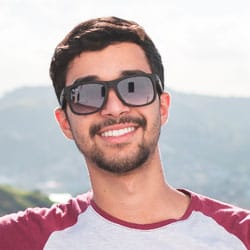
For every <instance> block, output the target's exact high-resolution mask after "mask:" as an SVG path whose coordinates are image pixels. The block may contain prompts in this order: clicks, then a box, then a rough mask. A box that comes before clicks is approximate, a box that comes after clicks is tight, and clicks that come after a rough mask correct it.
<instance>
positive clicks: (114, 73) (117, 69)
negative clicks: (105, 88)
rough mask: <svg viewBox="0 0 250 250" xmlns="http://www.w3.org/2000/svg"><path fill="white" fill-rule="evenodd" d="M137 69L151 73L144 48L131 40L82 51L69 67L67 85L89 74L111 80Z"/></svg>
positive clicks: (100, 78)
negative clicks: (96, 49)
mask: <svg viewBox="0 0 250 250" xmlns="http://www.w3.org/2000/svg"><path fill="white" fill-rule="evenodd" d="M136 70H138V71H143V72H145V73H151V69H150V66H149V63H148V60H147V58H146V55H145V53H144V51H143V49H142V48H141V47H140V46H139V45H137V44H135V43H130V42H122V43H117V44H112V45H109V46H107V47H106V48H104V49H102V50H98V51H85V52H82V53H81V54H80V55H79V56H77V57H75V58H74V59H73V60H72V61H71V62H70V64H69V67H68V71H67V75H66V85H71V84H72V83H73V81H74V80H76V79H78V78H80V77H88V76H94V77H95V78H97V79H99V80H103V81H109V80H113V79H116V78H118V77H120V76H121V75H122V72H124V71H136Z"/></svg>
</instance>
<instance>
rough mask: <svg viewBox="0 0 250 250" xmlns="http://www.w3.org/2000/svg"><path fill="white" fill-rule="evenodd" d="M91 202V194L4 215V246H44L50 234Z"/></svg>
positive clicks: (0, 230) (0, 228)
mask: <svg viewBox="0 0 250 250" xmlns="http://www.w3.org/2000/svg"><path fill="white" fill-rule="evenodd" d="M88 204H89V199H88V197H87V196H85V195H82V196H81V197H78V198H76V199H71V200H70V201H69V202H68V203H66V204H61V205H54V206H52V207H51V208H33V209H27V210H26V211H24V212H18V213H16V214H10V215H6V216H3V217H1V218H0V249H1V250H17V249H18V250H41V249H43V247H44V245H45V244H46V242H47V240H48V238H49V236H50V234H51V233H52V232H54V231H58V230H63V229H65V228H66V227H69V226H71V225H73V224H74V223H76V221H77V217H78V215H79V214H80V213H82V212H84V211H85V210H86V208H87V206H88Z"/></svg>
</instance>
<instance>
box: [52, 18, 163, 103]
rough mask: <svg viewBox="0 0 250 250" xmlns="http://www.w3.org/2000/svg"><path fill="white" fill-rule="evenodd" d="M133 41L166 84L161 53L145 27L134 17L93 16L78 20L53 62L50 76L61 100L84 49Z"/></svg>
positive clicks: (94, 49) (58, 47) (91, 49)
mask: <svg viewBox="0 0 250 250" xmlns="http://www.w3.org/2000/svg"><path fill="white" fill-rule="evenodd" d="M118 42H133V43H136V44H138V45H139V46H140V47H141V48H142V49H143V50H144V52H145V55H146V57H147V60H148V63H149V65H150V68H151V71H152V73H155V74H157V75H158V76H159V77H160V80H161V82H162V85H163V86H162V87H164V68H163V64H162V60H161V56H160V54H159V52H158V50H157V49H156V47H155V45H154V43H153V42H152V40H151V39H150V37H149V36H148V35H147V34H146V33H145V31H144V30H143V28H142V27H141V26H139V25H138V24H137V23H135V22H133V21H127V20H124V19H120V18H117V17H104V18H96V19H91V20H89V21H86V22H82V23H80V24H78V25H77V26H76V27H75V28H73V30H72V31H70V32H69V33H68V35H67V36H66V37H65V38H64V39H63V40H62V41H61V42H60V43H59V44H58V45H57V47H56V49H55V52H54V55H53V57H52V61H51V64H50V77H51V79H52V82H53V86H54V89H55V92H56V96H57V99H58V100H59V98H60V94H61V92H62V90H63V88H64V87H65V79H66V74H67V70H68V65H69V63H70V62H71V61H72V60H73V59H74V58H75V57H76V56H78V55H79V54H81V53H82V52H83V51H97V50H101V49H103V48H105V47H107V46H108V45H110V44H114V43H118Z"/></svg>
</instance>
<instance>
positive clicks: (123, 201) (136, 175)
mask: <svg viewBox="0 0 250 250" xmlns="http://www.w3.org/2000/svg"><path fill="white" fill-rule="evenodd" d="M88 167H89V173H90V178H91V183H92V188H93V194H94V197H93V199H94V201H95V203H96V204H97V206H98V207H100V208H101V209H102V210H104V211H105V212H107V213H109V214H111V215H112V216H114V217H117V218H119V219H122V220H125V221H128V222H133V223H138V224H148V223H154V222H159V221H162V220H166V219H169V218H176V219H177V218H179V217H181V216H182V215H183V213H184V212H185V210H186V207H187V198H186V197H185V196H184V195H183V194H181V193H180V192H178V191H176V190H174V189H173V188H171V187H170V186H169V185H168V184H167V183H166V181H165V178H164V173H163V168H162V165H161V161H160V156H159V152H158V149H157V152H156V154H155V155H154V157H152V158H151V160H150V161H149V162H147V164H145V165H143V166H141V167H140V168H138V169H135V170H133V171H131V172H129V173H126V174H123V175H117V174H113V173H109V172H106V171H104V170H100V169H99V168H97V167H95V166H91V165H90V164H88ZM180 201H181V204H182V205H181V206H179V205H177V204H180ZM184 204H185V208H184ZM156 209H157V213H152V211H156Z"/></svg>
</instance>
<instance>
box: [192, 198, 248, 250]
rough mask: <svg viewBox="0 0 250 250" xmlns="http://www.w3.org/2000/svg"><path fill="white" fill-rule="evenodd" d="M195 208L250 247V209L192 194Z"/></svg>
mask: <svg viewBox="0 0 250 250" xmlns="http://www.w3.org/2000/svg"><path fill="white" fill-rule="evenodd" d="M193 196H195V198H194V199H196V204H197V210H200V211H202V212H203V213H204V214H205V215H207V216H209V217H211V218H213V219H214V220H215V221H216V222H217V223H218V224H219V225H221V226H222V227H224V228H225V230H227V231H228V232H229V233H231V234H233V235H235V236H236V237H238V238H239V239H240V240H241V241H242V242H243V243H244V244H245V246H246V248H247V249H250V211H249V210H245V209H242V208H238V207H236V206H232V205H229V204H226V203H223V202H220V201H216V200H213V199H210V198H207V197H204V196H200V195H197V194H193Z"/></svg>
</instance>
